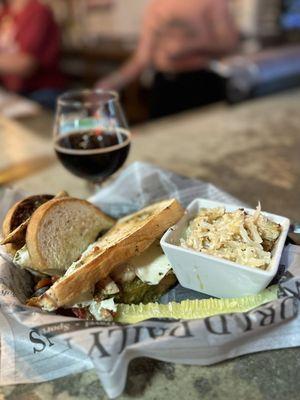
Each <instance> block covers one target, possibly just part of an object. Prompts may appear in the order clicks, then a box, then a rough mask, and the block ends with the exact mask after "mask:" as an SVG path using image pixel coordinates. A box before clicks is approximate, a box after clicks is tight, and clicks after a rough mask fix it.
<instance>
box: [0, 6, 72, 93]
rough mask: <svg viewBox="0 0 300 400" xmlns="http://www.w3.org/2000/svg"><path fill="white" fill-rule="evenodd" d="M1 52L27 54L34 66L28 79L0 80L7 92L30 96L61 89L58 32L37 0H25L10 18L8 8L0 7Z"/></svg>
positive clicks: (50, 14) (62, 80)
mask: <svg viewBox="0 0 300 400" xmlns="http://www.w3.org/2000/svg"><path fill="white" fill-rule="evenodd" d="M5 47H6V48H5ZM1 51H2V52H3V51H10V52H13V51H14V52H22V53H26V54H30V55H31V56H32V57H34V59H35V60H36V61H37V63H38V68H37V69H36V70H35V72H34V74H33V75H32V76H29V77H26V78H24V77H20V76H16V75H9V74H8V75H2V76H0V79H1V81H2V84H3V86H5V87H6V88H7V89H8V90H11V91H15V92H30V91H34V90H38V89H43V88H57V89H60V88H63V86H64V79H63V76H62V75H61V73H60V72H59V67H58V65H59V52H60V33H59V29H58V26H57V25H56V22H55V21H54V17H53V14H52V12H51V10H50V9H49V7H47V6H46V5H44V4H41V3H40V2H39V1H38V0H29V1H28V3H27V5H26V6H25V7H24V9H23V10H22V11H21V12H19V13H18V14H13V13H12V11H11V10H10V9H9V7H3V9H2V10H1V11H0V52H1Z"/></svg>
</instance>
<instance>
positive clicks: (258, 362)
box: [0, 90, 300, 400]
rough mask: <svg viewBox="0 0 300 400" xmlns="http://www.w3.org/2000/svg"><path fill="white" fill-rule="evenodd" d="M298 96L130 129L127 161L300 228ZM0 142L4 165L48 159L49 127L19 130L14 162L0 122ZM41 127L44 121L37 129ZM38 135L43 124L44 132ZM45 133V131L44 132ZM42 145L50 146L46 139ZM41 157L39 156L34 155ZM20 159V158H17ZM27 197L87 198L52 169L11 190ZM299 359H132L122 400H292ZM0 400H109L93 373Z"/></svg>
mask: <svg viewBox="0 0 300 400" xmlns="http://www.w3.org/2000/svg"><path fill="white" fill-rule="evenodd" d="M299 104H300V91H299V90H298V91H293V92H287V93H284V94H280V95H278V96H273V97H269V98H265V99H262V100H260V101H254V102H249V103H244V104H242V105H239V106H235V107H234V108H229V107H227V106H225V105H219V106H214V107H211V108H208V109H204V110H202V111H197V110H196V111H192V112H190V113H185V114H182V115H178V116H177V117H172V118H167V119H164V120H161V121H157V122H153V123H150V124H147V125H143V126H139V127H135V128H134V130H133V131H134V137H133V145H132V151H131V154H130V157H129V160H128V163H129V162H132V161H134V160H138V159H139V160H145V161H150V162H153V163H156V164H158V165H160V166H162V167H166V168H169V169H172V170H174V171H176V172H178V173H181V174H186V175H188V176H193V177H197V178H200V179H204V180H207V181H211V182H212V183H214V184H216V185H218V186H220V187H221V188H223V189H225V190H227V191H228V192H230V193H231V194H233V195H235V196H237V197H240V198H241V199H242V200H243V201H246V202H248V203H250V204H251V205H252V206H254V205H255V204H256V202H257V200H261V202H262V206H263V208H264V209H265V210H268V211H275V212H277V213H279V214H283V215H286V216H289V217H291V218H293V219H295V220H298V221H299V220H300V201H299V198H300V157H299V153H300V113H299ZM1 121H2V122H1V125H2V127H4V128H5V129H6V131H5V132H6V133H4V131H2V132H1V134H0V140H1V142H0V144H1V149H5V150H4V151H5V158H6V161H5V162H6V163H7V162H13V161H16V160H17V159H18V158H19V157H25V158H26V157H28V156H29V155H31V150H32V146H31V145H30V143H33V142H36V143H38V144H39V145H38V146H40V147H37V148H36V150H35V151H36V152H39V151H44V150H45V149H46V151H52V150H51V141H50V136H49V135H50V134H51V126H50V124H48V125H47V123H46V120H45V119H44V121H45V125H44V128H43V134H44V136H45V139H42V138H41V137H40V134H41V132H40V129H41V128H40V127H38V126H39V124H37V123H36V124H35V127H36V128H34V123H33V121H32V120H30V119H29V120H27V122H26V121H23V125H27V126H28V127H31V128H32V129H36V131H35V132H34V130H32V132H31V133H30V132H28V131H27V130H26V131H24V137H25V136H26V138H27V140H23V143H25V142H26V145H24V146H21V145H18V146H19V147H18V148H19V150H18V151H19V153H18V154H19V156H18V157H17V156H16V152H15V149H14V147H10V146H8V145H9V144H13V146H14V143H16V142H14V141H12V138H9V137H8V135H14V134H15V132H17V135H20V136H23V134H21V131H20V128H17V127H16V125H15V124H12V125H11V127H10V126H9V122H8V121H5V120H2V119H1ZM40 122H43V121H40ZM42 125H43V124H42ZM46 125H47V126H46ZM47 136H48V138H47ZM38 149H40V150H38ZM21 153H22V154H21ZM2 163H3V161H2ZM16 186H18V187H20V188H23V189H25V190H28V191H29V192H34V193H38V192H44V191H49V190H51V191H53V192H56V191H58V190H60V189H63V188H64V189H67V190H69V191H70V193H71V194H74V195H78V196H82V197H85V196H87V195H88V194H89V190H88V188H87V186H86V185H85V183H84V182H82V181H81V180H80V179H77V178H75V177H73V176H72V175H70V174H69V173H68V172H67V171H65V170H64V169H63V168H62V167H61V166H60V165H59V164H58V163H55V164H53V165H52V166H51V167H49V168H47V169H44V170H43V171H41V172H39V173H36V174H35V175H32V176H30V177H27V178H26V179H22V180H20V181H18V182H17V183H16ZM299 371H300V349H299V348H295V349H286V350H276V351H269V352H262V353H259V354H252V355H248V356H243V357H239V358H237V359H234V360H231V361H227V362H223V363H220V364H217V365H213V366H210V367H198V366H183V365H174V364H171V363H164V362H158V361H153V360H146V359H138V360H135V361H134V362H132V363H131V365H130V368H129V374H128V381H127V387H126V391H125V393H124V395H122V396H121V397H120V400H121V399H122V400H125V399H146V400H154V399H170V398H174V399H181V398H188V399H195V400H196V399H200V398H201V399H203V400H205V399H212V398H214V399H216V400H221V399H222V400H223V399H225V398H229V399H231V400H242V399H245V400H282V399H283V398H287V399H298V398H299V393H300V379H299ZM0 399H1V400H2V399H5V400H29V399H30V400H31V399H34V400H54V399H55V400H56V399H59V400H75V399H76V400H77V399H82V400H84V399H95V400H96V399H107V396H106V395H105V393H104V391H103V389H102V388H101V385H100V383H99V380H98V377H97V375H96V374H95V372H94V371H89V372H85V373H83V374H78V375H76V376H70V377H66V378H62V379H58V380H56V381H53V382H48V383H42V384H32V385H19V386H10V387H3V388H1V389H0Z"/></svg>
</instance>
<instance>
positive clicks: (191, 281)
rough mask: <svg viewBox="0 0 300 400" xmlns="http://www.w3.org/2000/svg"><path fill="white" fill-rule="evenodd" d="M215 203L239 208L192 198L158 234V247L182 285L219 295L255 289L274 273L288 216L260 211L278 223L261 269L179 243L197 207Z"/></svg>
mask: <svg viewBox="0 0 300 400" xmlns="http://www.w3.org/2000/svg"><path fill="white" fill-rule="evenodd" d="M215 207H225V210H226V211H235V210H237V209H238V208H239V207H238V206H236V205H229V204H224V203H219V202H217V201H211V200H206V199H195V200H194V201H193V202H192V203H191V204H190V205H189V206H188V207H187V210H186V213H185V215H184V216H183V217H182V219H181V220H180V221H179V222H178V223H177V224H176V225H174V226H173V227H172V228H170V229H169V230H168V231H167V232H166V233H165V234H164V236H163V237H162V238H161V241H160V244H161V247H162V248H163V251H164V253H165V254H166V256H167V257H168V259H169V261H170V263H171V265H172V267H173V270H174V273H175V274H176V276H177V278H178V281H179V282H180V284H181V285H182V286H183V287H186V288H189V289H192V290H196V291H197V292H201V293H206V294H208V295H211V296H215V297H220V298H222V297H223V298H225V297H240V296H246V295H251V294H256V293H259V292H260V291H262V290H263V289H265V288H266V286H267V285H268V284H269V283H270V282H271V280H272V279H273V278H274V276H275V275H276V272H277V270H278V267H279V262H280V258H281V254H282V251H283V247H284V243H285V240H286V237H287V234H288V230H289V226H290V221H289V219H288V218H285V217H281V216H278V215H274V214H269V213H266V212H263V215H265V216H266V217H268V218H269V219H270V220H272V221H274V222H276V223H278V224H280V225H281V228H282V230H281V234H280V236H279V238H278V239H277V241H276V243H275V246H274V248H273V250H272V258H271V263H270V265H269V267H268V269H267V270H261V269H259V268H255V267H247V266H244V265H240V264H238V263H235V262H232V261H228V260H225V259H222V258H218V257H214V256H211V255H207V254H204V253H201V252H198V251H195V250H192V249H186V248H183V247H180V244H179V243H180V238H181V237H182V235H183V233H184V231H185V229H186V228H187V226H188V223H189V221H190V220H191V219H193V218H194V217H195V216H196V215H197V214H198V212H199V210H200V209H201V208H215ZM244 209H245V211H246V212H247V213H249V214H253V213H254V212H255V210H253V209H249V208H244Z"/></svg>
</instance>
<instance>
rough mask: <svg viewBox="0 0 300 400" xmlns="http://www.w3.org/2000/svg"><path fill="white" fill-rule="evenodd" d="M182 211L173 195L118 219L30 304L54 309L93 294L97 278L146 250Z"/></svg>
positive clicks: (49, 309)
mask: <svg viewBox="0 0 300 400" xmlns="http://www.w3.org/2000/svg"><path fill="white" fill-rule="evenodd" d="M183 213H184V210H183V208H182V207H181V205H180V204H179V203H178V202H177V200H175V199H172V200H166V201H162V202H160V203H156V204H154V205H151V206H149V207H147V208H144V209H143V210H141V211H139V212H137V213H135V214H132V215H130V216H128V217H125V218H123V219H121V220H119V221H118V223H117V224H116V225H115V226H114V227H113V228H112V229H111V230H110V231H109V232H108V233H107V234H106V235H104V236H103V237H102V238H100V239H99V240H98V241H97V243H96V245H95V247H94V249H93V250H92V252H91V253H89V255H87V256H86V257H84V258H83V259H82V260H81V262H80V265H79V266H78V267H77V268H76V269H74V270H68V271H67V272H66V275H65V276H64V277H62V278H61V279H59V280H58V281H57V282H55V283H54V285H53V286H52V287H51V288H50V289H48V290H47V291H46V292H45V293H44V294H43V295H42V296H40V297H39V298H33V299H31V300H30V301H29V303H28V304H29V305H34V306H39V307H42V308H44V309H46V310H48V311H51V310H54V309H57V308H59V307H68V306H72V305H73V304H74V303H76V302H78V299H80V298H82V297H85V296H86V295H87V294H90V295H91V294H92V293H93V291H94V286H95V284H96V283H97V282H99V281H100V280H101V279H103V278H105V277H107V276H108V275H109V274H110V273H111V272H112V270H113V269H114V267H115V266H117V265H120V264H121V263H124V262H126V261H127V260H129V259H130V258H131V257H133V256H136V255H139V254H141V253H142V252H143V251H145V250H146V249H147V248H148V247H149V246H150V245H151V244H152V243H153V242H154V241H155V239H157V238H159V237H161V236H162V234H163V233H164V232H165V231H166V230H167V229H168V228H169V227H170V226H172V225H174V224H175V223H176V222H177V221H178V220H179V219H180V218H181V217H182V215H183Z"/></svg>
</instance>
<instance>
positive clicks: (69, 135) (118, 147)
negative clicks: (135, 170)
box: [54, 89, 131, 184]
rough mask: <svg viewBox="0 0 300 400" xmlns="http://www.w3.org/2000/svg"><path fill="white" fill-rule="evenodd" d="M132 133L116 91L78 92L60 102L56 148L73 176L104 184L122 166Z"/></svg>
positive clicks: (58, 105)
mask: <svg viewBox="0 0 300 400" xmlns="http://www.w3.org/2000/svg"><path fill="white" fill-rule="evenodd" d="M130 143H131V134H130V132H129V129H128V125H127V122H126V118H125V116H124V113H123V110H122V107H121V105H120V103H119V96H118V94H117V93H116V92H112V91H106V90H89V89H84V90H74V91H69V92H66V93H64V94H62V95H61V96H60V97H59V98H58V100H57V107H56V115H55V123H54V149H55V152H56V155H57V157H58V159H59V160H60V162H61V163H62V164H63V166H64V167H65V168H66V169H67V170H69V171H70V172H71V173H72V174H74V175H76V176H79V177H80V178H83V179H86V180H87V181H89V182H91V183H95V184H101V183H103V181H104V180H106V179H107V178H109V177H110V176H111V175H112V174H114V173H115V172H116V171H117V170H118V169H119V168H121V167H122V165H123V164H124V162H125V161H126V158H127V156H128V153H129V149H130Z"/></svg>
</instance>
